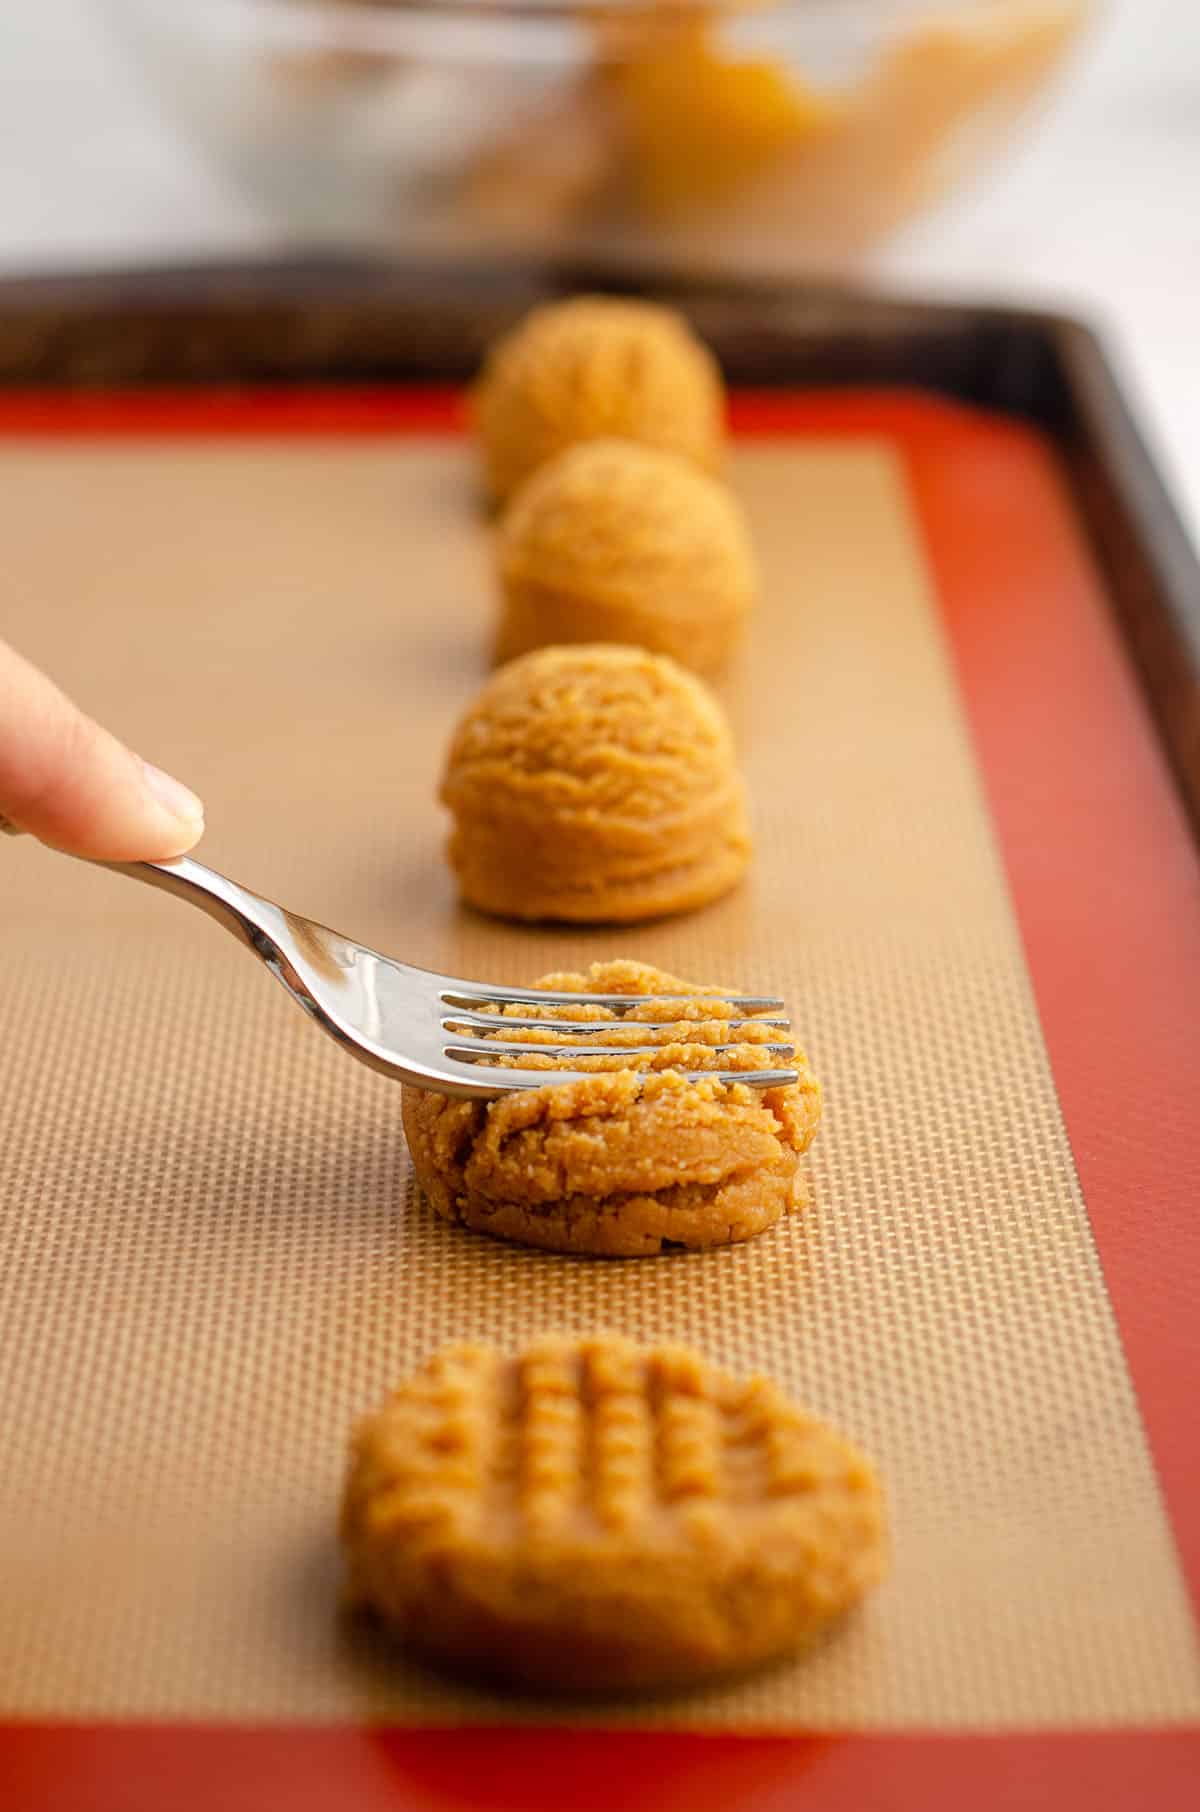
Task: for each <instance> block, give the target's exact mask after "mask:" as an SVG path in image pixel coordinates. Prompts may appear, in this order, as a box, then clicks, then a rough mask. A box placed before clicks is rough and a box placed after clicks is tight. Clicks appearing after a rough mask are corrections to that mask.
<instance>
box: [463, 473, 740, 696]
mask: <svg viewBox="0 0 1200 1812" xmlns="http://www.w3.org/2000/svg"><path fill="white" fill-rule="evenodd" d="M497 558H498V564H499V572H500V584H501V594H502V596H501V603H502V615H501V619H500V633H499V637H498V640H497V648H496V654H497V658H498V659H499V660H502V661H507V660H511V659H512V658H513V656H514V655H517V654H525V653H526V652H527V651H528V650H529V649H531V648H544V647H546V646H547V645H548V644H550V643H555V642H557V643H566V642H628V643H634V644H636V645H637V646H638V647H640V648H649V649H651V650H653V652H654V653H655V654H669V655H670V656H671V657H672V658H673V659H674V660H677V661H681V662H682V663H683V665H684V666H685V667H694V668H696V669H698V670H699V671H700V672H702V673H703V672H707V671H709V670H711V669H713V668H716V667H719V666H720V665H721V663H722V662H723V661H725V660H726V659H727V658H728V656H729V655H730V653H731V652H732V650H733V648H734V646H735V644H736V643H737V641H738V639H739V637H740V635H741V633H742V627H743V624H744V621H745V618H746V616H747V613H748V612H749V610H750V607H751V605H752V604H753V602H754V593H755V585H756V578H755V568H754V556H753V554H752V552H751V549H750V537H749V534H748V532H747V529H746V523H745V518H744V517H743V515H742V512H741V509H740V508H739V506H738V504H737V501H736V499H735V498H734V497H733V496H732V495H731V494H730V493H729V491H727V490H726V489H725V487H724V485H722V484H719V483H718V482H717V481H716V480H715V479H712V478H709V477H707V476H706V474H705V473H703V472H701V471H699V470H698V469H697V468H696V467H695V466H693V465H690V464H689V463H688V461H687V460H684V459H680V458H679V456H678V454H676V453H664V452H662V451H661V450H660V449H659V448H657V447H640V446H638V445H637V444H636V443H635V442H633V441H621V440H592V441H585V442H583V443H582V444H581V445H579V446H576V447H569V448H568V449H567V451H566V452H565V453H560V454H559V455H558V456H557V458H555V459H552V460H550V461H549V462H548V463H547V464H546V465H544V466H542V467H541V468H540V470H539V471H537V472H535V473H534V475H533V477H532V478H530V479H529V480H528V481H527V483H525V484H524V485H522V487H521V489H520V490H519V491H518V492H517V494H516V496H515V497H514V499H513V501H512V503H511V504H510V505H509V508H508V512H507V514H506V516H505V518H504V522H503V525H502V527H501V531H500V537H499V544H498V550H497Z"/></svg>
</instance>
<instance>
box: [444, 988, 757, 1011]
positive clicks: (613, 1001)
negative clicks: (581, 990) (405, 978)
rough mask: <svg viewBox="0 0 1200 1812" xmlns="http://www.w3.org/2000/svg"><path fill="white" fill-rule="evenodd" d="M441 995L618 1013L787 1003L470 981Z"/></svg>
mask: <svg viewBox="0 0 1200 1812" xmlns="http://www.w3.org/2000/svg"><path fill="white" fill-rule="evenodd" d="M439 998H440V999H441V1001H442V1003H443V1004H444V1005H445V1006H447V1007H467V1008H471V1007H480V1006H496V1007H609V1008H611V1009H612V1010H613V1011H614V1012H617V1013H627V1012H628V1011H629V1010H630V1008H631V1007H644V1006H645V1004H646V1001H647V1000H648V999H654V1000H659V1001H672V1000H678V1001H682V1002H686V1003H687V1004H688V1005H689V1006H691V1005H694V1004H695V1003H696V1001H697V1000H702V1001H704V1002H705V1003H706V1004H707V1005H709V1006H712V1007H713V1008H718V1007H730V1008H732V1009H733V1011H734V1012H735V1013H756V1014H757V1013H778V1012H781V1011H782V1009H783V1006H784V1002H783V1000H782V998H781V997H780V996H779V995H777V994H699V995H698V994H655V995H653V996H650V995H645V994H565V993H564V994H560V993H558V992H557V991H556V990H554V989H551V988H488V987H484V986H483V985H482V984H481V985H479V986H474V985H472V984H470V983H467V984H461V985H460V984H458V983H456V984H455V985H454V986H453V987H447V988H443V989H442V990H441V993H440V996H439Z"/></svg>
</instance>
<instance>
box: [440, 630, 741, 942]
mask: <svg viewBox="0 0 1200 1812" xmlns="http://www.w3.org/2000/svg"><path fill="white" fill-rule="evenodd" d="M441 798H442V801H443V803H444V804H445V805H447V806H448V807H449V809H450V811H451V813H452V815H453V818H454V829H453V832H452V834H451V837H450V843H449V847H448V852H447V853H448V855H449V859H450V865H451V867H452V868H453V869H454V871H455V874H456V875H457V876H458V883H459V888H460V890H461V892H462V896H463V898H464V900H466V901H467V902H468V903H469V904H470V905H472V906H477V907H479V908H480V909H481V910H482V911H484V912H494V913H497V914H499V915H500V916H501V917H504V918H516V919H565V920H576V921H579V922H582V923H597V924H603V923H609V922H612V923H617V922H620V923H626V922H629V921H632V920H636V919H649V918H661V917H663V916H664V915H665V914H667V913H673V912H686V911H689V910H691V909H692V908H693V907H696V906H703V905H706V904H707V903H708V901H710V900H715V899H717V898H719V897H720V895H721V894H723V893H727V892H728V891H729V889H730V888H731V887H733V886H734V885H735V884H736V883H737V882H738V881H739V880H740V879H741V877H742V874H743V873H744V871H745V868H746V865H747V863H748V861H749V859H750V849H751V844H750V832H749V826H748V823H747V818H746V801H745V791H744V788H743V785H742V780H741V776H740V774H739V773H738V771H737V766H736V762H735V757H734V750H733V740H732V737H731V735H730V732H729V726H728V724H727V722H726V720H725V717H724V714H723V713H722V711H721V708H720V706H719V705H718V704H717V701H716V699H715V698H714V697H713V696H712V694H711V693H710V692H709V691H708V689H707V688H706V687H705V686H704V685H702V684H701V682H700V681H699V680H697V679H694V678H693V677H692V675H691V674H689V673H685V672H684V671H683V669H682V668H680V667H678V666H676V664H675V662H674V661H670V660H667V659H666V658H665V657H664V656H661V655H653V654H647V653H645V652H644V651H643V650H641V649H638V648H620V647H611V648H610V647H593V646H584V647H579V648H542V649H538V650H537V651H536V652H535V653H533V654H527V655H523V656H522V657H521V659H520V660H517V661H510V662H509V664H508V666H506V667H501V668H500V669H499V670H498V671H497V672H496V673H494V674H493V675H492V677H491V679H490V680H489V681H488V682H487V684H486V685H485V686H484V687H483V689H482V691H481V692H480V693H479V694H478V696H477V698H476V699H475V702H474V704H472V705H471V706H470V708H469V709H468V711H467V712H466V714H465V715H464V717H463V718H462V719H461V720H460V722H459V725H458V728H457V730H456V731H455V734H454V737H453V739H452V741H451V744H450V750H449V753H448V755H447V758H446V767H445V773H444V775H443V779H442V786H441Z"/></svg>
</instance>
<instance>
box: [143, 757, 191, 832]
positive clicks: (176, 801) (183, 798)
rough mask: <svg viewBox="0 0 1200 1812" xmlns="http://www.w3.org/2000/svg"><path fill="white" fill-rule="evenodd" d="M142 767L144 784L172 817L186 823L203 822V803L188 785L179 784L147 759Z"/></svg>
mask: <svg viewBox="0 0 1200 1812" xmlns="http://www.w3.org/2000/svg"><path fill="white" fill-rule="evenodd" d="M142 768H143V770H144V772H145V777H146V785H147V786H148V787H149V789H150V791H151V792H152V793H153V795H154V797H155V798H156V799H157V801H158V803H159V804H160V805H161V806H162V807H163V809H164V810H165V811H168V812H170V814H171V816H172V818H180V819H182V820H183V822H184V823H186V824H202V823H203V822H204V805H203V803H202V801H201V800H199V799H197V797H196V795H195V793H193V792H192V790H191V788H190V787H186V786H183V785H181V783H180V782H179V781H178V780H175V779H173V778H172V776H171V775H170V774H164V773H163V771H162V769H161V768H156V767H155V766H154V765H153V764H152V763H151V762H149V761H144V762H143V763H142Z"/></svg>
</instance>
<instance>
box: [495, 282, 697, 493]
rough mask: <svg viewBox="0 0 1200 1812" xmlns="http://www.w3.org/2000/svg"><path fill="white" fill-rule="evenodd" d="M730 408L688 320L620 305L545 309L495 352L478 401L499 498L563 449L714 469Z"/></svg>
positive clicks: (645, 306)
mask: <svg viewBox="0 0 1200 1812" xmlns="http://www.w3.org/2000/svg"><path fill="white" fill-rule="evenodd" d="M724 409H725V391H724V385H723V384H722V382H721V374H720V371H719V370H718V368H717V364H716V360H715V359H714V358H713V356H712V354H711V353H710V352H709V350H708V348H707V347H706V346H704V345H703V344H702V343H701V342H700V341H699V340H698V339H697V338H696V337H695V335H694V334H693V333H692V332H691V329H690V328H689V327H688V325H687V323H686V322H685V321H684V319H683V317H682V316H681V315H678V314H676V313H675V312H674V310H672V309H669V308H663V307H661V306H660V305H659V304H656V303H652V302H629V301H623V300H620V299H618V298H616V297H611V296H577V297H574V298H573V299H572V300H570V301H567V302H554V303H548V304H547V305H545V306H544V307H541V308H535V309H534V310H533V311H532V313H531V314H529V315H527V316H526V318H525V320H524V321H523V322H521V324H520V325H519V326H518V327H516V328H515V329H514V330H513V332H512V333H510V334H509V335H508V336H507V337H506V338H505V339H503V340H501V341H500V342H499V343H498V344H497V345H496V346H495V347H494V348H493V349H492V351H491V353H490V354H489V356H488V359H487V361H486V363H485V365H484V368H483V372H482V375H481V377H480V379H479V383H478V384H477V386H476V389H475V393H474V412H475V425H476V428H477V429H478V433H479V439H480V444H481V446H482V449H483V457H484V466H485V471H486V477H487V484H488V489H489V490H490V492H491V494H492V496H493V497H494V498H496V499H498V500H502V499H504V498H506V497H508V496H509V495H510V494H511V493H512V492H513V491H514V490H515V489H516V487H517V486H518V485H519V484H520V483H521V481H522V480H523V479H524V478H526V477H528V475H529V474H530V473H531V472H534V471H536V470H537V468H538V467H539V466H541V465H544V464H545V462H546V461H547V460H548V459H551V458H553V456H554V455H555V454H556V453H561V452H562V451H563V449H564V448H566V447H570V446H574V444H575V443H576V442H577V441H581V440H597V439H603V438H607V437H609V436H613V435H615V436H616V437H618V438H619V439H622V440H634V441H641V442H644V443H645V444H646V445H647V446H651V447H663V448H665V449H666V450H667V451H668V452H672V453H678V454H679V455H681V456H682V457H683V458H685V459H690V460H693V461H694V462H695V463H696V464H697V465H699V466H702V467H704V468H706V469H708V470H711V469H713V468H715V467H716V465H717V464H718V463H719V461H720V457H721V450H722V443H723V438H724Z"/></svg>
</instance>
